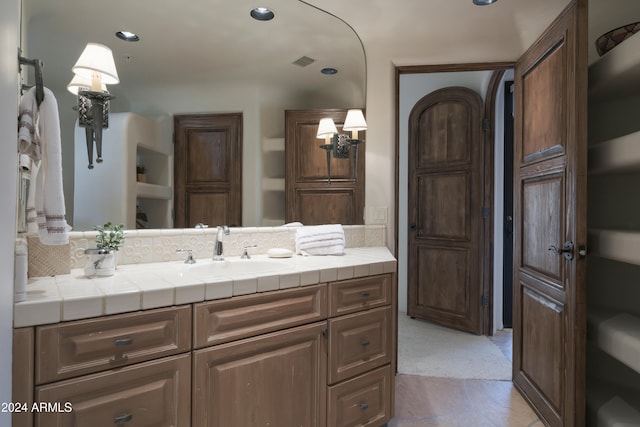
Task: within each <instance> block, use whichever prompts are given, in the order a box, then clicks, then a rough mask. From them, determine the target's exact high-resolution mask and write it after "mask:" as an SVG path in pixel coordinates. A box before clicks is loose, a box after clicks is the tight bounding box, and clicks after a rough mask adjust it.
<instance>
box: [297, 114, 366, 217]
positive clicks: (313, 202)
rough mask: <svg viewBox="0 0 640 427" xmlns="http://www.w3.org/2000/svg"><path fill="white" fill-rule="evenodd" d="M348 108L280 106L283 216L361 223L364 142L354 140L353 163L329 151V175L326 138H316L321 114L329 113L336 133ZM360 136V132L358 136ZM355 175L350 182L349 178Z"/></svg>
mask: <svg viewBox="0 0 640 427" xmlns="http://www.w3.org/2000/svg"><path fill="white" fill-rule="evenodd" d="M346 115H347V110H287V111H285V162H286V163H285V164H286V175H285V204H286V208H285V221H286V222H292V221H300V222H302V223H303V224H305V225H314V224H364V172H365V171H364V164H365V147H366V143H364V144H359V145H358V156H357V163H356V164H355V167H354V158H353V149H352V152H351V156H352V157H351V158H349V159H335V158H334V157H333V155H331V159H330V160H331V183H329V179H328V170H327V152H326V151H325V150H324V149H322V148H320V145H322V144H324V143H325V141H324V140H322V139H318V138H316V134H317V132H318V123H319V122H320V119H322V118H325V117H328V118H332V119H333V121H334V122H335V124H336V127H337V128H338V131H339V132H340V133H348V132H342V125H343V123H344V120H345V118H346ZM359 138H360V139H365V136H364V132H361V133H360V135H359ZM354 179H355V182H354Z"/></svg>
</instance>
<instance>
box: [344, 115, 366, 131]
mask: <svg viewBox="0 0 640 427" xmlns="http://www.w3.org/2000/svg"><path fill="white" fill-rule="evenodd" d="M342 130H367V122H366V121H365V119H364V114H362V110H349V111H347V118H346V119H345V121H344V126H342Z"/></svg>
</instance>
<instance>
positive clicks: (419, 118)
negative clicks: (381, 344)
mask: <svg viewBox="0 0 640 427" xmlns="http://www.w3.org/2000/svg"><path fill="white" fill-rule="evenodd" d="M483 110H484V106H483V102H482V98H481V97H480V95H478V94H477V93H476V92H474V91H473V90H471V89H467V88H463V87H450V88H444V89H440V90H437V91H434V92H432V93H430V94H428V95H426V96H425V97H424V98H422V99H421V100H420V101H418V103H416V105H415V106H414V108H413V110H412V111H411V115H410V116H409V166H408V167H409V171H408V174H409V196H408V199H409V200H408V209H409V212H408V215H409V239H408V245H409V248H408V271H407V281H408V307H407V312H408V314H409V315H410V316H412V317H417V318H421V319H426V320H429V321H432V322H435V323H439V324H442V325H444V326H449V327H452V328H456V329H460V330H464V331H469V332H473V333H476V334H480V333H482V325H483V322H482V320H483V319H482V314H483V310H482V307H481V305H482V256H483V251H482V249H483V245H482V225H483V218H482V203H483V196H482V195H483V179H482V173H483V145H484V138H483V131H482V112H483Z"/></svg>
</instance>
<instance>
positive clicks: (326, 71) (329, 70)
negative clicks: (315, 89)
mask: <svg viewBox="0 0 640 427" xmlns="http://www.w3.org/2000/svg"><path fill="white" fill-rule="evenodd" d="M320 72H321V73H322V74H326V75H327V76H332V75H334V74H338V70H337V69H336V68H333V67H326V68H323V69H322V70H320Z"/></svg>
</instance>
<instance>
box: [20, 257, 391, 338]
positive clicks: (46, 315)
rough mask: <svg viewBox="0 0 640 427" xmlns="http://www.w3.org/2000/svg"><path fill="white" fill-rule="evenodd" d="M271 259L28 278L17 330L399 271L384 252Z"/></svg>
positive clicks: (131, 267) (124, 267)
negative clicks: (227, 271) (230, 267)
mask: <svg viewBox="0 0 640 427" xmlns="http://www.w3.org/2000/svg"><path fill="white" fill-rule="evenodd" d="M265 259H267V256H265V255H254V256H252V258H251V260H239V257H227V260H229V261H232V262H233V261H234V260H237V262H247V263H251V261H252V260H265ZM270 260H273V261H277V263H280V264H281V266H278V269H277V271H269V272H262V273H259V272H256V273H252V274H244V273H243V274H234V275H227V276H223V275H215V276H214V275H212V274H211V273H207V272H205V271H197V270H198V269H194V267H196V266H203V265H207V264H213V263H216V262H219V261H212V260H211V259H198V260H197V263H196V264H192V265H189V264H184V263H183V262H182V261H171V262H160V263H148V264H128V265H122V266H119V267H118V270H117V271H116V274H115V275H113V276H108V277H94V278H88V277H86V276H85V275H84V270H83V269H80V268H76V269H72V270H71V273H70V274H64V275H59V276H51V277H39V278H34V279H30V280H29V284H28V285H27V299H26V300H25V301H21V302H17V303H15V304H14V309H13V322H14V325H13V326H14V327H15V328H18V327H24V326H34V325H44V324H48V323H58V322H61V321H66V320H78V319H87V318H91V317H97V316H103V315H109V314H116V313H125V312H130V311H137V310H146V309H151V308H158V307H168V306H172V305H179V304H188V303H194V302H200V301H207V300H213V299H220V298H229V297H232V296H235V295H246V294H253V293H257V292H266V291H272V290H276V289H286V288H294V287H298V286H307V285H314V284H317V283H325V282H330V281H335V280H344V279H351V278H354V277H363V276H371V275H376V274H383V273H392V272H395V271H396V259H395V258H394V257H393V255H392V254H391V252H389V250H388V249H387V248H386V247H366V248H347V249H346V250H345V255H344V256H308V257H303V256H300V255H294V256H293V257H291V258H271V259H270ZM190 270H191V271H190ZM194 270H195V271H194ZM200 270H206V267H204V268H202V267H200Z"/></svg>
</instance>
